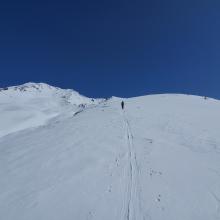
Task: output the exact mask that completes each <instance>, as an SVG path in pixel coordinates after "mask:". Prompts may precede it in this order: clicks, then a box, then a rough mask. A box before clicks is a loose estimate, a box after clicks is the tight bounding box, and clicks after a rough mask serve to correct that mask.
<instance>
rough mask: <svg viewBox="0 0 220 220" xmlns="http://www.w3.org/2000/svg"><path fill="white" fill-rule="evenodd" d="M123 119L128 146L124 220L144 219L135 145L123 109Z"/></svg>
mask: <svg viewBox="0 0 220 220" xmlns="http://www.w3.org/2000/svg"><path fill="white" fill-rule="evenodd" d="M123 119H124V124H125V133H126V141H127V146H128V164H129V165H128V174H129V178H128V183H127V184H128V196H127V199H128V200H127V210H126V219H125V220H145V217H144V216H143V213H142V210H141V195H140V184H139V175H140V173H139V168H138V163H137V157H136V152H135V147H134V144H133V134H132V130H131V127H130V124H129V121H128V119H127V117H126V113H125V110H124V109H123Z"/></svg>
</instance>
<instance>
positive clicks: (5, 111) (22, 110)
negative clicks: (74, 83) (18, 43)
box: [0, 83, 103, 137]
mask: <svg viewBox="0 0 220 220" xmlns="http://www.w3.org/2000/svg"><path fill="white" fill-rule="evenodd" d="M101 101H103V100H102V99H93V98H88V97H85V96H83V95H80V94H79V93H78V92H76V91H74V90H71V89H61V88H58V87H53V86H50V85H48V84H46V83H25V84H23V85H19V86H12V87H7V88H2V89H0V114H1V116H2V120H1V123H0V137H1V136H3V135H6V134H10V133H11V132H15V131H19V130H23V129H27V128H29V127H36V126H39V125H44V124H45V123H47V122H48V121H49V120H50V119H52V118H54V117H58V116H60V117H63V116H64V115H68V114H70V115H72V114H74V113H75V112H77V111H78V110H79V109H80V108H82V107H83V106H84V107H85V106H90V105H96V104H98V103H100V102H101Z"/></svg>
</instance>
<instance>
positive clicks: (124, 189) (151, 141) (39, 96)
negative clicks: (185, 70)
mask: <svg viewBox="0 0 220 220" xmlns="http://www.w3.org/2000/svg"><path fill="white" fill-rule="evenodd" d="M33 85H34V86H37V87H38V86H39V87H41V84H40V85H39V84H32V86H33ZM42 86H43V87H44V84H43V85H42ZM30 87H31V86H30V84H28V91H24V92H23V91H20V90H15V89H13V88H12V87H11V88H10V89H9V90H2V91H0V128H1V130H0V131H1V133H0V134H1V138H0V219H3V220H15V219H16V220H61V219H62V220H73V219H74V220H87V219H95V220H148V219H149V220H217V219H220V101H218V100H214V99H204V98H203V97H197V96H190V95H171V94H164V95H149V96H143V97H136V98H130V99H124V101H125V110H124V111H123V110H122V109H121V106H120V102H121V101H122V99H120V98H116V97H114V98H112V99H109V100H106V101H103V100H102V101H100V100H93V101H92V100H91V99H88V98H86V97H82V96H80V95H79V94H78V93H77V94H75V93H74V92H73V93H72V92H70V93H71V94H72V95H71V97H74V98H71V99H69V98H64V100H63V98H61V96H63V95H60V92H61V93H63V92H64V93H65V94H66V92H67V93H68V94H69V90H67V91H65V90H60V89H57V88H54V87H50V86H48V85H47V86H46V88H41V92H37V91H35V90H34V91H33V88H30ZM50 89H51V90H53V92H51V93H50V92H49V91H50ZM29 90H30V91H29ZM54 91H56V92H57V91H59V92H58V93H59V94H57V93H56V92H55V93H54ZM75 95H76V96H75ZM67 96H68V95H67ZM68 97H69V96H68ZM69 100H71V101H69ZM84 104H86V105H84ZM79 105H80V106H79Z"/></svg>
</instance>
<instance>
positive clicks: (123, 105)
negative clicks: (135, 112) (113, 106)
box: [121, 101, 125, 109]
mask: <svg viewBox="0 0 220 220" xmlns="http://www.w3.org/2000/svg"><path fill="white" fill-rule="evenodd" d="M124 107H125V103H124V101H122V102H121V108H122V109H124Z"/></svg>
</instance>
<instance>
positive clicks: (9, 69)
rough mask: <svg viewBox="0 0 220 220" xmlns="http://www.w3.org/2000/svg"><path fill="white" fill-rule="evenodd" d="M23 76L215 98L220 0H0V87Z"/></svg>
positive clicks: (101, 88) (109, 91)
mask: <svg viewBox="0 0 220 220" xmlns="http://www.w3.org/2000/svg"><path fill="white" fill-rule="evenodd" d="M29 81H34V82H46V83H49V84H51V85H55V86H59V87H62V88H73V89H75V90H77V91H79V92H80V93H82V94H84V95H87V96H91V97H109V96H112V95H115V96H122V97H131V96H138V95H144V94H149V93H188V94H189V93H190V94H196V95H204V96H211V97H215V98H218V99H220V1H219V0H199V1H198V0H196V1H194V0H190V1H188V0H185V1H179V0H173V1H171V0H167V1H164V0H151V1H148V0H136V1H131V0H111V1H105V0H93V1H91V0H84V1H80V0H78V1H75V0H71V1H67V0H62V1H57V0H53V1H47V0H44V1H41V0H37V1H35V0H33V1H30V0H20V1H18V0H8V1H0V87H5V86H9V85H16V84H22V83H25V82H29Z"/></svg>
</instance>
